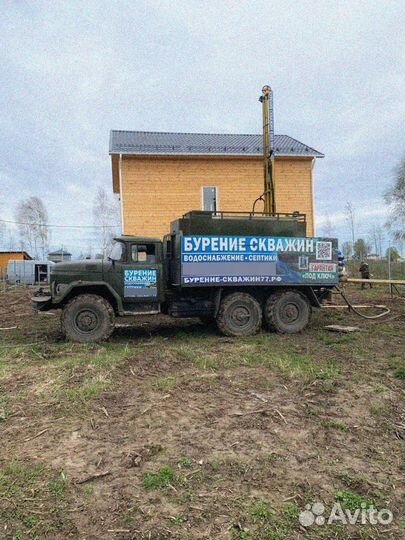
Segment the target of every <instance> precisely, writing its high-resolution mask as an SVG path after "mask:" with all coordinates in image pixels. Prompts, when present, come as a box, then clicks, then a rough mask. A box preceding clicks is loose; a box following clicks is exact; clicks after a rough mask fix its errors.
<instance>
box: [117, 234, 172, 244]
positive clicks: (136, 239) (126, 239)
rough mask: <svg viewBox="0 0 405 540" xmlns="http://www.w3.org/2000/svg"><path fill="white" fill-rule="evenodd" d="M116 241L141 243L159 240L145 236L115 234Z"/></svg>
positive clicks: (158, 240) (152, 242) (153, 242)
mask: <svg viewBox="0 0 405 540" xmlns="http://www.w3.org/2000/svg"><path fill="white" fill-rule="evenodd" d="M114 240H116V241H117V242H139V243H142V244H156V242H161V241H162V240H161V239H160V238H149V237H146V236H131V235H126V234H123V235H122V236H117V237H115V238H114Z"/></svg>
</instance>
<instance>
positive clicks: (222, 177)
mask: <svg viewBox="0 0 405 540" xmlns="http://www.w3.org/2000/svg"><path fill="white" fill-rule="evenodd" d="M275 177H276V186H275V189H276V201H277V211H278V212H292V211H294V210H299V211H300V212H304V213H306V214H307V220H308V227H307V234H309V235H310V234H312V233H313V201H312V160H311V159H279V160H277V161H276V165H275ZM121 184H122V194H121V201H122V204H123V208H122V210H123V222H124V234H134V235H142V236H154V237H158V238H160V237H162V236H164V235H165V234H167V233H168V232H169V227H170V222H171V221H173V220H174V219H177V218H179V217H181V216H182V215H183V214H185V213H186V212H188V211H190V210H201V209H202V188H203V187H204V186H216V187H217V188H218V201H217V206H218V210H223V211H227V210H228V211H250V210H251V209H252V204H253V201H254V200H255V199H256V198H257V197H258V196H259V195H260V194H261V193H262V191H263V162H262V160H261V159H256V158H217V159H215V158H193V157H192V158H189V157H185V158H171V157H167V158H166V157H124V156H123V158H122V166H121ZM262 208H263V207H262V206H260V204H258V205H257V210H262Z"/></svg>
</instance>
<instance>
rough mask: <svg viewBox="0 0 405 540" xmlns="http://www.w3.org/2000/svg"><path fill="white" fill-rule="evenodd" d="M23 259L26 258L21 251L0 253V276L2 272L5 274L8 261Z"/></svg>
mask: <svg viewBox="0 0 405 540" xmlns="http://www.w3.org/2000/svg"><path fill="white" fill-rule="evenodd" d="M23 259H26V257H25V256H24V253H22V252H21V251H13V252H11V251H8V252H7V253H0V277H1V275H2V274H3V275H5V274H6V272H7V265H8V261H22V260H23Z"/></svg>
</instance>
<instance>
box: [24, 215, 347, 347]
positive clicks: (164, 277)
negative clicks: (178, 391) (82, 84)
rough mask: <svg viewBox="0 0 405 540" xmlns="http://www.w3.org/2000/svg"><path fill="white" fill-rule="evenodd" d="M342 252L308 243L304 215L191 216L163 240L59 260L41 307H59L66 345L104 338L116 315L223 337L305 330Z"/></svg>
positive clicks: (123, 239)
mask: <svg viewBox="0 0 405 540" xmlns="http://www.w3.org/2000/svg"><path fill="white" fill-rule="evenodd" d="M338 264H339V261H338V245H337V240H336V239H333V238H313V237H307V236H306V219H305V215H304V214H299V213H298V212H295V213H293V214H280V213H278V214H272V215H268V214H261V213H254V212H248V213H235V212H206V211H193V212H189V213H187V214H185V215H184V216H183V217H182V218H180V219H178V220H176V221H174V222H172V224H171V229H170V233H169V234H168V235H166V236H165V237H164V239H163V241H162V240H160V239H156V238H142V237H137V236H120V237H118V238H116V239H115V244H114V246H113V249H112V252H111V254H110V257H109V258H108V260H105V261H78V262H68V263H59V264H57V265H55V266H54V267H53V268H52V272H51V276H50V290H49V291H39V293H37V295H36V296H34V298H33V304H34V306H35V308H36V309H38V310H42V311H45V310H50V309H61V310H62V328H63V330H64V333H65V335H66V337H67V338H68V339H69V340H72V341H78V342H93V341H100V340H105V339H108V338H109V337H110V335H111V334H112V332H113V329H114V322H115V319H116V317H123V316H128V315H136V316H138V315H150V316H153V315H157V314H160V313H163V314H167V315H170V316H172V317H199V318H200V319H201V320H202V321H204V322H211V321H212V322H216V324H217V326H218V328H219V330H220V331H221V332H222V333H223V334H225V335H227V336H249V335H252V334H255V333H256V332H258V330H259V329H260V327H261V326H262V321H263V320H264V323H265V326H266V328H267V329H269V330H272V331H276V332H281V333H286V334H289V333H295V332H300V331H302V330H303V329H304V328H305V327H306V325H307V324H308V322H309V320H310V317H311V309H312V308H313V307H320V306H321V303H322V301H323V299H324V298H325V297H326V296H327V295H328V294H330V291H331V289H333V287H334V286H335V285H336V284H337V283H338V280H339V271H338Z"/></svg>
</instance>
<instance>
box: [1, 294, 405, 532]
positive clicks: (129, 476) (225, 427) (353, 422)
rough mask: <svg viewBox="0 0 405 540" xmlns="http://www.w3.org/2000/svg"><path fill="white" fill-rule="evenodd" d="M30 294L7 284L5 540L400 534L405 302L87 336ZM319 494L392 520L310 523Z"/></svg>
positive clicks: (362, 297)
mask: <svg viewBox="0 0 405 540" xmlns="http://www.w3.org/2000/svg"><path fill="white" fill-rule="evenodd" d="M30 293H31V291H28V290H21V289H16V290H10V291H8V292H7V293H0V433H1V448H0V467H1V469H0V538H1V539H3V538H5V539H6V538H10V539H11V538H15V539H23V538H24V539H25V538H30V539H31V538H41V539H42V538H52V539H54V538H55V539H62V538H75V539H78V538H80V539H88V540H90V539H96V538H97V539H112V540H127V539H128V540H129V539H139V540H141V539H151V540H158V539H185V540H186V539H211V538H212V539H218V540H230V539H236V540H259V539H260V540H282V539H287V540H288V539H294V540H295V539H326V538H328V539H329V538H336V539H346V538H353V539H355V538H359V539H375V538H384V539H389V538H392V539H399V538H403V537H404V536H405V529H404V507H405V506H404V494H405V486H404V472H405V465H404V463H405V461H404V457H405V455H404V446H405V401H404V396H405V387H404V382H405V348H404V345H405V331H404V328H405V327H404V322H405V302H404V301H403V300H400V299H397V300H395V301H391V300H390V298H389V296H388V295H387V294H386V293H385V292H384V291H383V290H382V289H373V290H372V291H369V290H367V291H365V292H361V291H359V290H358V289H354V287H353V288H351V289H349V295H350V296H351V298H352V299H354V300H356V301H360V302H361V303H364V302H369V301H373V302H376V303H385V304H387V305H389V306H390V307H391V310H392V311H391V313H390V315H388V316H387V317H386V318H384V319H380V320H375V321H365V320H362V319H359V318H357V317H355V316H354V315H350V314H348V313H346V312H344V311H343V310H332V309H330V310H325V311H322V312H320V311H319V310H318V311H317V312H314V314H313V318H312V322H311V325H310V327H309V328H308V329H307V331H305V332H304V333H303V334H300V335H295V336H281V335H276V334H271V333H266V332H264V331H263V332H262V333H260V334H259V335H257V336H254V337H251V338H245V339H231V338H225V337H222V336H220V335H219V334H218V332H217V330H216V329H215V327H209V326H204V325H202V324H201V323H200V322H198V321H196V320H194V319H190V320H183V321H172V320H170V319H168V318H165V317H159V318H158V319H153V320H149V321H148V320H144V319H142V320H141V319H136V320H121V321H119V327H118V328H117V329H116V331H115V333H114V335H113V337H112V338H111V340H110V341H109V342H107V343H104V344H97V345H91V346H88V345H79V344H72V343H67V342H65V341H64V340H63V337H62V335H61V333H60V330H59V315H58V314H57V313H53V314H34V313H33V312H32V311H31V308H30V302H29V298H30ZM332 323H337V324H344V325H346V324H350V325H352V324H354V325H356V326H359V328H360V331H358V332H355V333H351V334H341V333H330V332H328V331H326V330H325V329H324V328H323V327H324V326H325V325H326V324H332ZM316 502H322V503H323V505H324V507H325V511H324V513H323V516H325V517H326V518H327V517H328V516H329V513H330V511H331V509H332V506H333V504H334V503H335V502H339V503H340V504H341V507H342V508H343V509H344V510H350V511H354V510H355V509H356V508H363V509H364V507H369V505H370V504H373V505H374V506H375V508H377V509H389V510H390V511H391V512H392V513H393V521H392V522H391V523H385V524H383V523H378V524H375V525H372V524H370V523H368V522H366V523H364V524H361V523H357V524H355V525H346V524H342V523H337V522H334V523H331V524H326V523H321V524H320V525H318V524H316V523H315V524H313V525H311V526H308V527H304V526H302V525H301V524H300V521H299V519H298V517H299V514H300V512H302V511H303V510H305V509H306V505H312V504H313V503H316Z"/></svg>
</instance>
